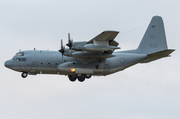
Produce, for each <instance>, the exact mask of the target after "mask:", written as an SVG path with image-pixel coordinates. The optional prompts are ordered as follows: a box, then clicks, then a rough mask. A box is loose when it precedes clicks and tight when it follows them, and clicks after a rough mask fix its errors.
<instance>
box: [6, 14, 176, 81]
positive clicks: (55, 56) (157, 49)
mask: <svg viewBox="0 0 180 119" xmlns="http://www.w3.org/2000/svg"><path fill="white" fill-rule="evenodd" d="M118 33H119V32H117V31H104V32H102V33H101V34H99V35H97V36H96V37H94V38H93V39H91V40H90V41H88V42H73V40H71V39H70V34H68V38H69V40H68V43H67V44H66V45H67V46H68V47H69V48H65V46H63V43H62V40H61V49H60V50H59V51H44V50H35V49H34V50H27V51H20V52H18V53H16V55H15V56H14V57H13V58H12V59H10V60H7V61H6V62H5V64H4V65H5V67H7V68H10V69H12V70H15V71H18V72H22V74H21V76H22V77H23V78H26V77H27V76H28V74H29V75H36V74H58V75H67V76H68V77H69V80H70V81H75V80H76V79H78V80H79V81H80V82H83V81H84V80H85V79H86V78H87V79H88V78H91V76H92V75H93V76H106V75H109V74H112V73H115V72H118V71H122V70H124V69H126V68H128V67H130V66H133V65H135V64H137V63H149V62H151V61H154V60H157V59H160V58H163V57H168V56H170V55H169V54H171V53H172V52H173V51H174V50H172V49H168V47H167V42H166V36H165V30H164V24H163V20H162V18H161V17H160V16H154V17H153V18H152V20H151V22H150V24H149V26H148V28H147V30H146V32H145V34H144V37H143V38H142V41H141V42H140V44H139V46H138V48H137V49H134V50H127V51H117V52H114V50H116V49H119V47H117V46H118V45H119V43H117V42H116V41H114V38H115V37H116V36H117V34H118Z"/></svg>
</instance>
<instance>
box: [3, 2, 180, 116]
mask: <svg viewBox="0 0 180 119" xmlns="http://www.w3.org/2000/svg"><path fill="white" fill-rule="evenodd" d="M179 5H180V1H179V0H158V1H157V0H123V1H122V0H89V1H88V0H51V1H48V0H0V44H1V47H0V56H1V58H0V62H1V65H0V71H1V72H0V74H1V78H0V119H110V118H111V119H170V118H171V119H179V118H180V74H179V72H180V63H179V62H180V55H179V54H180V51H179V44H180V33H179V32H180V15H179V11H180V7H179ZM154 15H159V16H162V18H163V20H164V24H165V30H166V37H167V42H168V47H169V48H170V49H176V51H175V52H173V53H172V56H171V57H170V58H164V59H160V60H157V61H155V62H151V63H148V64H138V65H135V66H133V67H130V68H128V69H126V70H124V71H122V72H118V73H115V74H112V75H109V76H106V77H104V76H103V77H92V78H91V79H90V80H86V81H85V82H83V83H80V82H78V81H76V82H74V83H72V82H70V81H69V80H68V78H67V77H66V76H60V75H37V76H28V77H27V78H26V79H23V78H21V73H19V72H15V71H12V70H10V69H7V68H5V67H4V62H5V61H6V60H8V59H11V58H12V57H13V55H14V54H15V53H16V52H18V51H19V49H21V50H31V49H33V48H36V49H44V50H47V49H49V50H58V49H59V47H60V39H63V40H64V42H67V38H68V37H67V34H68V33H69V32H70V33H71V37H72V38H73V40H74V41H88V40H90V39H92V38H93V37H95V36H96V35H98V34H99V33H101V32H102V31H104V30H115V31H120V34H118V36H117V37H116V39H115V40H116V41H118V42H119V46H120V47H121V50H127V49H134V48H136V47H137V46H138V44H139V43H140V41H141V39H142V37H143V34H144V32H145V30H146V28H147V26H148V24H149V22H150V20H151V18H152V17H153V16H154Z"/></svg>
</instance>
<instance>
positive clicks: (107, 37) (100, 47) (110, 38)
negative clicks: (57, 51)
mask: <svg viewBox="0 0 180 119" xmlns="http://www.w3.org/2000/svg"><path fill="white" fill-rule="evenodd" d="M118 33H119V32H118V31H104V32H102V33H100V34H99V35H97V36H96V37H94V38H93V39H91V40H90V41H88V42H73V43H72V51H71V52H66V53H65V54H64V55H66V56H69V57H76V58H78V59H79V60H80V61H82V62H83V63H88V62H92V61H95V60H98V59H106V58H110V57H114V55H112V52H113V51H114V50H116V49H120V48H119V47H117V46H118V45H119V43H117V42H116V41H114V38H115V37H116V36H117V35H118Z"/></svg>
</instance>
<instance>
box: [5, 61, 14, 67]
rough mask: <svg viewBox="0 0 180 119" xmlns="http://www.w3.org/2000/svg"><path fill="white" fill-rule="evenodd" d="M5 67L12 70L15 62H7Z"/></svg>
mask: <svg viewBox="0 0 180 119" xmlns="http://www.w3.org/2000/svg"><path fill="white" fill-rule="evenodd" d="M4 66H5V67H7V68H11V67H12V66H13V62H12V61H11V60H7V61H6V62H5V63H4Z"/></svg>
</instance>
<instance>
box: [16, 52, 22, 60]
mask: <svg viewBox="0 0 180 119" xmlns="http://www.w3.org/2000/svg"><path fill="white" fill-rule="evenodd" d="M18 56H24V52H18V53H16V54H15V55H14V57H13V59H16V57H18Z"/></svg>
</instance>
